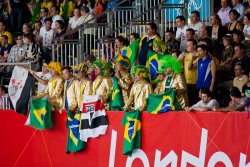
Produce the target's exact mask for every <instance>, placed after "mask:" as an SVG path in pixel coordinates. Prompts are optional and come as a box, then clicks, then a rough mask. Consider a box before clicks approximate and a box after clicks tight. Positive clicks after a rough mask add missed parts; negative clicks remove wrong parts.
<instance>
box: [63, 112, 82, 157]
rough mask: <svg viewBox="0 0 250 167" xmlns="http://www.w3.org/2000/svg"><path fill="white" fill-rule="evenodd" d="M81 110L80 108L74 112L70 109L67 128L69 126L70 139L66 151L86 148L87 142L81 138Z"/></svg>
mask: <svg viewBox="0 0 250 167" xmlns="http://www.w3.org/2000/svg"><path fill="white" fill-rule="evenodd" d="M81 113H82V112H81V111H80V110H78V111H77V113H76V114H74V113H73V112H72V111H71V110H68V119H67V128H68V140H67V149H66V153H70V152H77V151H80V150H83V149H85V147H86V142H84V141H81V140H80V133H79V130H80V129H79V128H80V122H81Z"/></svg>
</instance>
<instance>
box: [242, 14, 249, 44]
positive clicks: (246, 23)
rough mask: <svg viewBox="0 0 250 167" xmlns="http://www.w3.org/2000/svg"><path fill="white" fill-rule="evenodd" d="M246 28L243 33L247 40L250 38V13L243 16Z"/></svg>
mask: <svg viewBox="0 0 250 167" xmlns="http://www.w3.org/2000/svg"><path fill="white" fill-rule="evenodd" d="M243 23H244V28H243V33H244V36H245V40H250V14H245V15H244V18H243Z"/></svg>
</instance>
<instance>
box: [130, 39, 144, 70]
mask: <svg viewBox="0 0 250 167" xmlns="http://www.w3.org/2000/svg"><path fill="white" fill-rule="evenodd" d="M140 40H141V39H140V38H137V39H136V40H134V41H133V42H132V43H131V44H130V45H129V46H128V47H127V54H126V56H127V57H128V58H129V60H130V64H131V69H133V68H132V67H133V66H134V65H135V60H136V57H137V54H138V51H139V44H140Z"/></svg>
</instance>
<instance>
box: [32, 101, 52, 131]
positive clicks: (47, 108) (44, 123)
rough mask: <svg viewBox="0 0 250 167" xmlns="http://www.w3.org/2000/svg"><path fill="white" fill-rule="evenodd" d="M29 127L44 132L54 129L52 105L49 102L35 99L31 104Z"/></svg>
mask: <svg viewBox="0 0 250 167" xmlns="http://www.w3.org/2000/svg"><path fill="white" fill-rule="evenodd" d="M29 121H30V122H29V125H31V126H33V127H34V128H36V129H40V130H43V129H45V128H51V127H52V121H51V105H50V103H49V102H48V101H47V100H42V99H35V100H32V101H31V103H30V115H29Z"/></svg>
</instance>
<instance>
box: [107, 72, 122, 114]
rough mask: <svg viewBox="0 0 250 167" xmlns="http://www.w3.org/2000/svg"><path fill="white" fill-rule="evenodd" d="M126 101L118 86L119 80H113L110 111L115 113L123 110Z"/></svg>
mask: <svg viewBox="0 0 250 167" xmlns="http://www.w3.org/2000/svg"><path fill="white" fill-rule="evenodd" d="M123 107H124V101H123V97H122V90H121V88H120V85H119V84H118V79H117V78H116V77H114V79H113V89H112V92H111V101H110V109H111V110H114V111H120V110H123Z"/></svg>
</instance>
